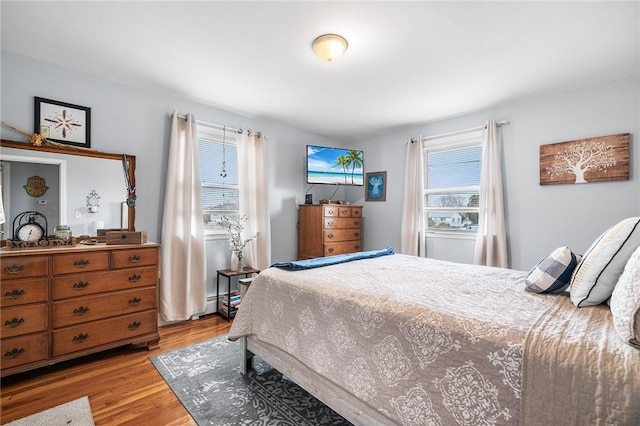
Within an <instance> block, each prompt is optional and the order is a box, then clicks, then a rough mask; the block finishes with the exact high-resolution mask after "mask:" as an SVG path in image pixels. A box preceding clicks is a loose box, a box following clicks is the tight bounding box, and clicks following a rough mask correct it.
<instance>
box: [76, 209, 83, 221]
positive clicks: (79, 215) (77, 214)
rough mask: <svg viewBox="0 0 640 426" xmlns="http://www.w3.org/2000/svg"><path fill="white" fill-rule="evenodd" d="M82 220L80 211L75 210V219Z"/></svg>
mask: <svg viewBox="0 0 640 426" xmlns="http://www.w3.org/2000/svg"><path fill="white" fill-rule="evenodd" d="M80 218H82V212H81V211H80V210H76V219H80Z"/></svg>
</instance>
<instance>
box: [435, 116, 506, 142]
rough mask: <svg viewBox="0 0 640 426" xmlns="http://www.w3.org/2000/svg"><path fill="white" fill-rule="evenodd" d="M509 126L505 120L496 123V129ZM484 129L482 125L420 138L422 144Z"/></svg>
mask: <svg viewBox="0 0 640 426" xmlns="http://www.w3.org/2000/svg"><path fill="white" fill-rule="evenodd" d="M509 124H511V123H510V122H509V121H507V120H502V121H498V122H497V123H496V126H498V127H502V126H507V125H509ZM484 128H485V126H484V125H483V126H477V127H472V128H470V129H465V130H457V131H455V132H449V133H443V134H441V135H433V136H423V137H422V142H424V141H428V140H430V139H436V138H443V137H445V136H453V135H458V134H460V133H467V132H473V131H476V130H482V129H484Z"/></svg>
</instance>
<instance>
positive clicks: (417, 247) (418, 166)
mask: <svg viewBox="0 0 640 426" xmlns="http://www.w3.org/2000/svg"><path fill="white" fill-rule="evenodd" d="M423 157H424V154H423V151H422V136H421V137H419V138H418V139H412V140H411V141H410V142H408V143H407V157H406V166H405V174H404V201H403V204H402V224H401V228H400V252H401V253H404V254H412V255H414V256H423V257H424V256H425V243H424V161H423Z"/></svg>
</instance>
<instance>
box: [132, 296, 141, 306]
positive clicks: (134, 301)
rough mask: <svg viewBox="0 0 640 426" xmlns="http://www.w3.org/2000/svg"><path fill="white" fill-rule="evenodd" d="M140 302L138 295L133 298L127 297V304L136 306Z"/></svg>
mask: <svg viewBox="0 0 640 426" xmlns="http://www.w3.org/2000/svg"><path fill="white" fill-rule="evenodd" d="M140 302H142V299H141V298H140V297H134V298H133V299H129V305H131V306H136V305H138V304H139V303H140Z"/></svg>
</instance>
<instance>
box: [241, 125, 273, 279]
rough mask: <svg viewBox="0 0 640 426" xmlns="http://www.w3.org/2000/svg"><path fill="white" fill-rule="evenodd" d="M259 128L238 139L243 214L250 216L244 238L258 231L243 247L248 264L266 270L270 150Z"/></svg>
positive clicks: (268, 240) (243, 133)
mask: <svg viewBox="0 0 640 426" xmlns="http://www.w3.org/2000/svg"><path fill="white" fill-rule="evenodd" d="M265 145H266V144H265V137H264V135H262V134H261V133H260V132H254V131H253V130H243V131H242V133H241V134H240V135H239V137H238V140H237V152H238V187H239V189H240V191H239V192H240V215H246V216H247V217H248V220H247V223H246V224H245V229H244V234H243V235H242V238H243V239H246V238H251V237H252V236H253V235H255V234H256V233H258V237H257V238H256V239H254V240H252V241H251V242H250V243H249V244H247V246H246V247H245V249H244V253H243V257H244V259H246V263H245V265H247V266H252V267H254V268H257V269H260V270H263V269H266V268H268V267H269V266H270V265H271V224H270V221H269V204H268V200H269V197H268V191H267V189H268V184H267V182H268V181H267V178H268V176H267V153H266V146H265Z"/></svg>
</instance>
